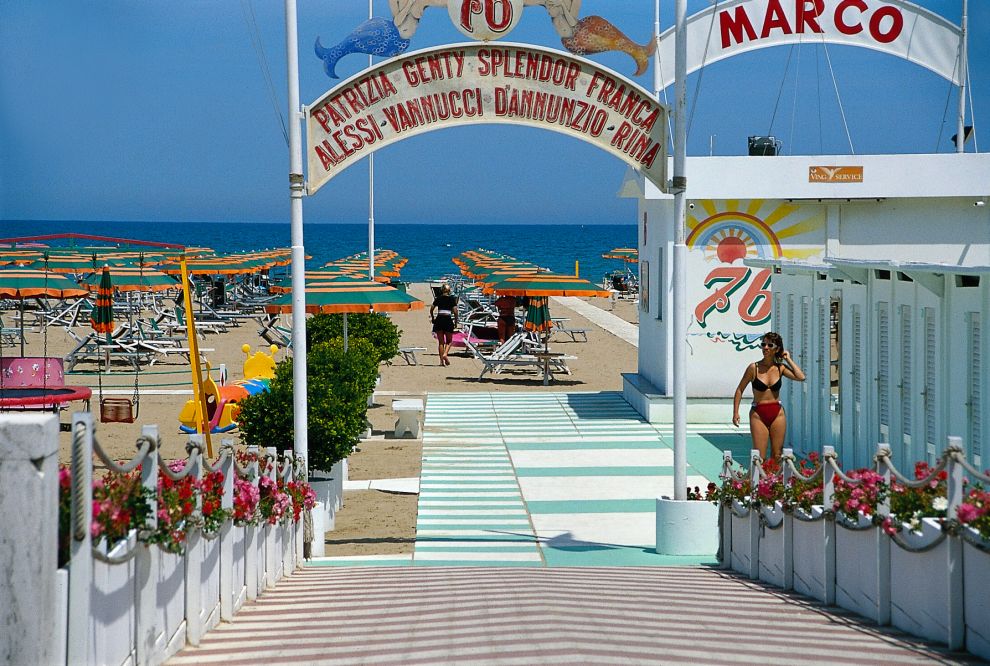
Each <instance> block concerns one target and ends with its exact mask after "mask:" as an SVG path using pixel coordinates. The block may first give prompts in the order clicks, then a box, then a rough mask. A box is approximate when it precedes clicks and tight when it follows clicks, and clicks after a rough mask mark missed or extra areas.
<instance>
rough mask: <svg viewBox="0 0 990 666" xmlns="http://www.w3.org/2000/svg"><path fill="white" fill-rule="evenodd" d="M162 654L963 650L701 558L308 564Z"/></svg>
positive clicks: (723, 660)
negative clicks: (550, 563)
mask: <svg viewBox="0 0 990 666" xmlns="http://www.w3.org/2000/svg"><path fill="white" fill-rule="evenodd" d="M963 659H965V658H963ZM973 662H974V663H976V660H973ZM167 663H169V664H172V665H173V666H179V665H185V664H197V665H200V664H223V665H224V666H237V665H239V664H266V665H273V664H294V663H295V664H340V665H345V664H346V665H348V666H349V665H352V664H389V665H390V666H391V665H406V664H486V665H488V664H521V665H524V664H576V663H595V664H713V663H717V664H767V665H776V664H780V665H785V664H786V665H790V664H853V665H855V664H898V665H900V664H930V663H941V664H955V663H966V662H965V661H963V660H960V659H959V657H958V655H956V656H953V655H951V654H949V653H946V652H944V651H942V650H940V649H938V648H936V647H932V646H930V645H926V644H924V643H921V642H920V641H917V640H915V639H913V638H910V637H907V636H905V635H904V634H900V633H898V632H895V631H893V630H890V629H887V628H883V629H879V628H876V627H873V626H870V625H868V624H867V623H866V622H864V621H862V620H859V619H857V618H855V617H854V616H852V615H850V614H847V613H845V612H844V611H841V610H838V609H832V608H830V609H825V608H823V607H822V606H821V605H819V604H818V603H817V602H814V601H810V600H807V599H802V598H799V597H795V596H789V595H784V594H780V593H778V592H774V591H771V590H768V589H767V588H764V587H763V586H762V585H760V584H757V583H752V582H750V581H747V580H743V579H742V578H740V577H738V576H736V575H733V574H727V573H721V572H718V571H714V570H711V569H705V568H664V567H657V568H625V569H617V568H563V569H542V568H535V569H498V568H418V567H400V568H370V569H353V568H346V569H339V568H326V567H323V568H315V567H314V568H306V569H303V570H302V571H301V572H298V573H296V574H294V575H292V576H291V577H289V578H287V579H283V581H281V582H280V583H279V584H278V585H277V586H276V587H275V589H273V590H269V591H267V592H265V596H264V597H262V598H261V599H259V600H258V601H256V602H252V603H250V604H248V605H246V606H245V607H244V608H242V609H241V611H240V613H238V614H237V616H236V617H235V618H234V621H233V622H231V623H225V624H221V625H220V626H219V627H217V628H216V629H214V630H213V631H211V632H210V633H209V634H208V635H207V636H206V637H205V638H204V640H203V641H202V643H201V645H200V646H199V647H198V648H186V649H185V650H183V651H182V652H181V653H179V654H178V655H177V656H176V657H175V658H173V659H171V660H169V661H168V662H167Z"/></svg>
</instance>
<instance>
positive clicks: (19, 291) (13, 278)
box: [0, 268, 88, 356]
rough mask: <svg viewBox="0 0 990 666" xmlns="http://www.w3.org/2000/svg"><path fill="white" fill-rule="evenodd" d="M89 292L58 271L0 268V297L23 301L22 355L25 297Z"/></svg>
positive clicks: (73, 296) (68, 296)
mask: <svg viewBox="0 0 990 666" xmlns="http://www.w3.org/2000/svg"><path fill="white" fill-rule="evenodd" d="M87 293H88V292H87V291H86V290H85V289H83V288H81V287H80V286H79V285H78V284H76V283H75V282H73V281H72V280H70V279H69V278H67V277H65V276H64V275H58V274H57V273H45V272H43V271H33V270H29V269H10V268H8V269H4V270H0V298H16V299H20V301H21V308H20V309H21V356H24V299H25V298H79V297H81V296H86V295H87Z"/></svg>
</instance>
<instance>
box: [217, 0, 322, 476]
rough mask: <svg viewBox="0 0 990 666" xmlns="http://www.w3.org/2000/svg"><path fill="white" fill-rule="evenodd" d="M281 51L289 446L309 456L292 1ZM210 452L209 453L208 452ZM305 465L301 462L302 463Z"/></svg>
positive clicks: (296, 53)
mask: <svg viewBox="0 0 990 666" xmlns="http://www.w3.org/2000/svg"><path fill="white" fill-rule="evenodd" d="M285 51H286V58H285V59H286V63H287V66H288V79H289V200H290V203H291V222H292V358H293V361H292V417H293V418H292V427H293V449H294V450H295V453H296V455H297V456H299V457H301V458H302V459H303V461H306V460H308V459H309V446H308V440H307V438H306V436H307V431H306V428H307V424H308V419H307V411H306V248H305V247H304V246H303V206H302V198H303V182H304V181H303V172H302V171H303V166H302V162H303V159H302V128H301V127H300V122H301V121H302V114H301V113H300V106H299V45H298V38H297V35H296V0H285ZM211 455H212V454H211ZM304 464H305V462H304Z"/></svg>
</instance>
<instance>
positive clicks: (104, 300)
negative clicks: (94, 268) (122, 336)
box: [89, 266, 113, 341]
mask: <svg viewBox="0 0 990 666" xmlns="http://www.w3.org/2000/svg"><path fill="white" fill-rule="evenodd" d="M89 323H90V324H92V325H93V330H94V331H96V332H97V333H103V334H105V335H106V336H107V341H109V340H110V334H111V333H113V281H112V279H111V278H110V267H109V266H104V267H103V271H102V272H101V275H100V286H99V288H98V289H97V290H96V307H94V308H93V314H92V315H90V318H89Z"/></svg>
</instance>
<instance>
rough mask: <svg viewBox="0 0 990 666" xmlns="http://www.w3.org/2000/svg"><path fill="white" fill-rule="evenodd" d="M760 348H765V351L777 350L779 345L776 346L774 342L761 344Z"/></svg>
mask: <svg viewBox="0 0 990 666" xmlns="http://www.w3.org/2000/svg"><path fill="white" fill-rule="evenodd" d="M760 346H761V347H763V348H764V349H776V348H777V345H775V344H774V343H772V342H761V343H760Z"/></svg>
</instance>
